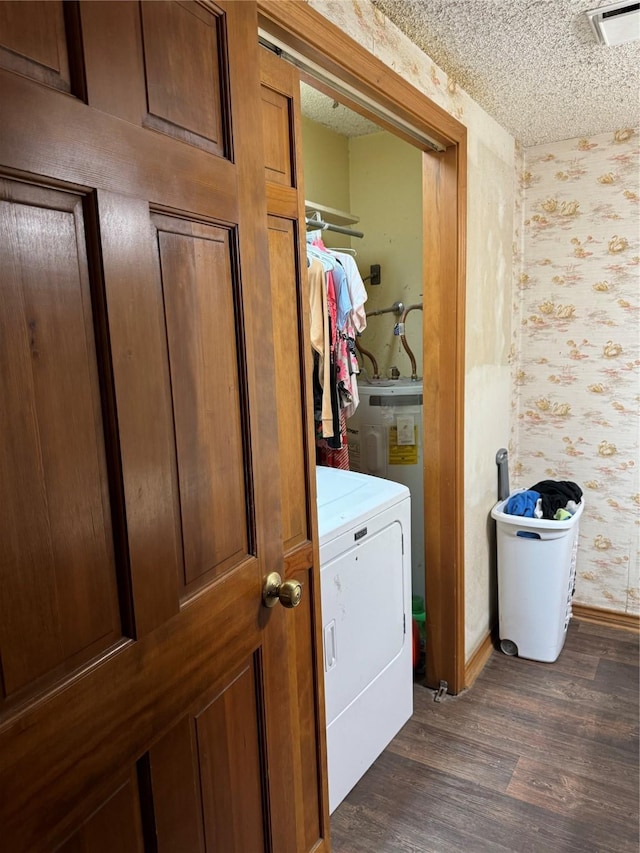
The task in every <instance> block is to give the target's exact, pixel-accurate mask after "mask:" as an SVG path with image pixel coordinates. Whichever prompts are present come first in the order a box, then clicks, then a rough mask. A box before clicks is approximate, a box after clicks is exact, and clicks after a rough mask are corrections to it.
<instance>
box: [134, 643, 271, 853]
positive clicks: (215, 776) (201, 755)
mask: <svg viewBox="0 0 640 853" xmlns="http://www.w3.org/2000/svg"><path fill="white" fill-rule="evenodd" d="M260 677H261V675H260V667H259V657H257V656H256V657H252V658H250V659H249V660H248V661H246V662H245V663H244V664H243V665H242V666H241V667H240V668H239V670H238V671H236V672H235V673H233V675H232V677H231V678H230V680H229V681H228V682H227V683H226V684H224V686H222V687H221V688H217V689H214V690H213V691H210V692H208V693H207V694H205V695H204V696H203V697H201V698H200V699H199V700H198V702H197V703H196V704H195V705H194V706H193V708H192V709H191V711H190V713H189V715H188V716H186V717H184V718H183V719H181V720H180V722H179V723H178V724H177V725H176V726H174V727H173V728H172V729H171V731H169V732H168V733H167V734H166V735H165V736H164V737H163V738H162V739H161V740H160V741H159V742H158V743H156V744H155V745H154V746H153V747H152V748H151V750H150V753H149V764H150V782H151V790H152V793H153V802H154V815H155V818H154V820H155V823H154V832H155V836H156V838H157V843H158V853H171V851H176V850H180V851H182V850H184V851H190V853H192V851H193V853H198V851H217V850H224V851H225V853H244V851H251V853H260V851H262V850H264V849H265V839H266V832H265V826H266V823H265V821H266V814H265V811H264V804H265V802H266V799H265V797H266V790H264V788H263V786H262V784H261V776H262V773H261V766H262V762H263V760H264V743H263V740H262V736H261V732H262V731H263V721H262V716H261V710H260V706H259V704H258V701H257V696H258V691H257V686H258V685H257V679H259V678H260Z"/></svg>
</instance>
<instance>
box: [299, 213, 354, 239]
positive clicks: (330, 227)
mask: <svg viewBox="0 0 640 853" xmlns="http://www.w3.org/2000/svg"><path fill="white" fill-rule="evenodd" d="M305 222H306V223H307V228H309V229H310V230H320V231H336V232H337V233H338V234H346V235H347V236H348V237H364V234H363V233H362V231H354V230H353V228H344V227H343V226H342V225H334V224H333V223H332V222H324V221H323V220H322V219H309V218H308V217H307V218H306V219H305Z"/></svg>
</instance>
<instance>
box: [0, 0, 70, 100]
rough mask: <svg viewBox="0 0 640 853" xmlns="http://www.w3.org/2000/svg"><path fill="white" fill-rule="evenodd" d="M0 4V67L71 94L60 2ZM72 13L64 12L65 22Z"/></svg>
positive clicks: (13, 0)
mask: <svg viewBox="0 0 640 853" xmlns="http://www.w3.org/2000/svg"><path fill="white" fill-rule="evenodd" d="M22 6H24V3H23V2H19V0H6V2H3V3H0V67H3V68H8V69H9V70H11V71H17V72H18V73H19V74H24V75H25V76H26V77H31V78H33V79H34V80H38V81H39V82H41V83H46V84H47V85H49V86H53V87H54V88H56V89H61V90H62V91H63V92H69V91H71V77H70V73H69V57H68V54H67V37H66V27H65V9H64V4H63V3H62V2H61V0H49V1H48V2H47V0H34V2H31V3H29V14H28V15H25V14H24V13H23V10H22ZM72 15H73V10H72V9H68V10H67V16H66V17H67V21H69V19H70V18H71V17H72Z"/></svg>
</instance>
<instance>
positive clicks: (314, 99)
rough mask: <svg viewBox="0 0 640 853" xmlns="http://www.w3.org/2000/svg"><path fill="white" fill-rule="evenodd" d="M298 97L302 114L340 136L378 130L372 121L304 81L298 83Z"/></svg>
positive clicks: (363, 133) (362, 134) (364, 133)
mask: <svg viewBox="0 0 640 853" xmlns="http://www.w3.org/2000/svg"><path fill="white" fill-rule="evenodd" d="M300 97H301V100H302V113H303V115H305V116H306V117H307V118H309V119H311V121H316V122H318V124H323V125H324V126H325V127H328V128H329V129H330V130H334V131H335V132H336V133H339V134H340V135H341V136H366V135H367V134H368V133H377V132H378V131H379V130H380V128H379V127H378V126H377V125H376V124H373V122H371V121H369V120H368V119H366V118H364V117H363V116H361V115H358V113H354V112H353V110H350V109H348V108H347V107H345V106H343V105H342V104H339V103H338V102H337V101H334V100H333V99H332V98H328V97H327V96H326V95H323V94H322V92H318V91H317V89H312V88H311V86H307V84H306V83H300Z"/></svg>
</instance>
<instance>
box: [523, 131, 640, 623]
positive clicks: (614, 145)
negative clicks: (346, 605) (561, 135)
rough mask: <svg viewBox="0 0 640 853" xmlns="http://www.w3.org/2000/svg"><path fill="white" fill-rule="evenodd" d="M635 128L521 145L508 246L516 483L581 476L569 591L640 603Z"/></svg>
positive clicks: (635, 607)
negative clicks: (574, 574)
mask: <svg viewBox="0 0 640 853" xmlns="http://www.w3.org/2000/svg"><path fill="white" fill-rule="evenodd" d="M638 139H639V136H638V131H637V130H634V129H631V128H624V129H619V130H615V131H613V132H611V133H606V134H601V135H598V136H593V137H590V138H588V139H584V138H583V139H567V140H564V141H562V142H556V143H552V144H547V145H541V146H537V147H535V148H529V149H526V150H525V151H524V163H523V169H522V172H521V187H522V191H523V205H522V207H521V209H518V207H516V231H515V247H514V250H515V259H516V263H515V265H514V266H515V268H516V269H517V270H518V273H517V275H516V286H515V288H514V296H515V304H514V309H515V315H516V322H515V323H514V329H515V339H514V347H513V353H512V355H513V380H514V386H515V389H516V394H515V398H514V408H515V412H514V415H515V419H514V431H513V441H512V455H511V460H512V462H511V472H512V487H513V486H523V487H526V486H528V485H531V484H532V483H533V482H535V481H536V480H540V479H543V478H546V477H550V478H555V479H562V480H574V481H575V482H577V483H578V484H579V485H581V486H582V489H583V491H584V493H585V504H586V506H585V512H584V514H583V517H582V521H581V527H580V549H579V553H578V578H577V584H576V594H575V601H576V602H577V603H580V604H585V605H589V606H593V607H600V608H605V609H608V610H615V611H619V612H626V613H639V612H640V593H639V575H640V553H639V551H640V482H639V471H638V468H639V457H638V451H639V424H638V414H639V405H638V403H639V401H640V396H639V392H640V385H639V373H640V346H639V345H640V324H639V319H640V318H639V313H640V234H639V231H640V228H639V221H640V220H639V213H640V211H639V207H638V205H639V202H640V177H639V176H640V157H639V150H638ZM513 481H514V482H513Z"/></svg>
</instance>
